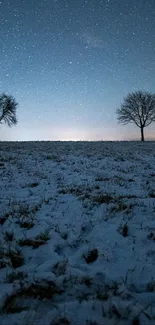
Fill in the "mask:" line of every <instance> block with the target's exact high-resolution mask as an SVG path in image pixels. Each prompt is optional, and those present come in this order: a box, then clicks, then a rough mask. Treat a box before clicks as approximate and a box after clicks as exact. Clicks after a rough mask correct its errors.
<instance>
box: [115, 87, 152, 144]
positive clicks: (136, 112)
mask: <svg viewBox="0 0 155 325" xmlns="http://www.w3.org/2000/svg"><path fill="white" fill-rule="evenodd" d="M116 114H117V119H118V122H120V123H122V124H128V123H134V124H136V125H137V126H138V127H139V128H140V130H141V141H144V128H145V127H147V126H149V125H150V124H151V123H152V122H155V94H152V93H149V92H144V91H136V92H133V93H130V94H128V95H127V96H126V97H125V99H124V103H123V104H122V105H121V108H119V109H117V111H116Z"/></svg>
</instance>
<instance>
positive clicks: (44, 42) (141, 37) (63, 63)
mask: <svg viewBox="0 0 155 325" xmlns="http://www.w3.org/2000/svg"><path fill="white" fill-rule="evenodd" d="M135 90H146V91H151V92H155V0H102V1H101V0H2V1H0V92H7V93H9V94H11V95H13V96H14V97H15V98H16V100H17V101H18V102H19V107H18V119H19V123H18V124H17V126H15V127H13V128H11V129H10V128H9V127H7V126H1V128H0V140H19V141H20V140H26V141H27V140H125V139H132V138H139V129H137V127H136V126H135V127H134V126H132V125H128V126H122V125H119V124H118V123H117V117H116V109H117V108H118V107H120V104H121V102H122V101H123V98H124V96H126V95H127V94H128V92H131V91H135ZM154 128H155V124H154V125H153V124H152V127H149V128H147V129H146V136H150V137H153V134H155V132H153V130H154Z"/></svg>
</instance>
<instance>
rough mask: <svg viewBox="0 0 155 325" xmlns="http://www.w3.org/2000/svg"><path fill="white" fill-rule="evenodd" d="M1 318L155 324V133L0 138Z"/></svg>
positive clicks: (56, 324) (75, 324)
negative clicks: (134, 137) (120, 137)
mask: <svg viewBox="0 0 155 325" xmlns="http://www.w3.org/2000/svg"><path fill="white" fill-rule="evenodd" d="M0 324H1V325H15V324H16V325H118V324H119V325H147V324H148V325H153V324H155V142H145V143H141V142H30V143H28V142H25V143H24V142H23V143H20V142H19V143H18V142H15V143H14V142H12V143H11V142H10V143H9V142H4V143H3V142H1V143H0Z"/></svg>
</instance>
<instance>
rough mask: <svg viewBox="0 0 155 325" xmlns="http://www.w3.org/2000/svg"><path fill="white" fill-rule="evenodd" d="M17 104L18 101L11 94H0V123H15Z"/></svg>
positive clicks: (11, 124) (10, 124) (10, 125)
mask: <svg viewBox="0 0 155 325" xmlns="http://www.w3.org/2000/svg"><path fill="white" fill-rule="evenodd" d="M17 106H18V103H17V102H16V100H15V98H13V97H12V96H11V95H7V94H5V93H3V94H0V124H2V123H3V122H4V123H6V124H7V125H8V126H9V127H12V126H13V125H16V124H17V122H18V121H17V117H16V109H17Z"/></svg>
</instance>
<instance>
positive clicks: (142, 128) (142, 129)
mask: <svg viewBox="0 0 155 325" xmlns="http://www.w3.org/2000/svg"><path fill="white" fill-rule="evenodd" d="M140 130H141V141H144V127H143V126H142V127H141V129H140Z"/></svg>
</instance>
